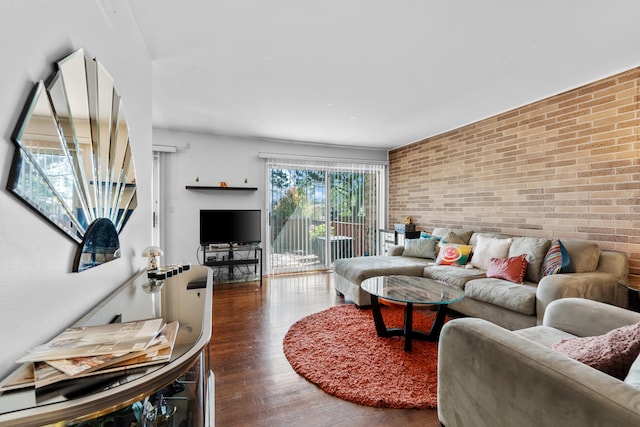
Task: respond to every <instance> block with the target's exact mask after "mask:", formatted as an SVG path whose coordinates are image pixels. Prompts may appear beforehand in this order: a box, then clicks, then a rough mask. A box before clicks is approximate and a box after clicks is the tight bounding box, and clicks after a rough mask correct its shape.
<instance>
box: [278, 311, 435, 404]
mask: <svg viewBox="0 0 640 427" xmlns="http://www.w3.org/2000/svg"><path fill="white" fill-rule="evenodd" d="M381 308H382V315H383V318H384V320H385V324H386V326H387V327H401V326H402V324H403V320H404V309H403V308H400V307H384V306H383V307H381ZM413 317H414V318H413V327H414V329H415V330H423V331H428V330H429V328H431V323H432V320H433V318H434V317H435V312H431V311H415V312H414V315H413ZM412 345H413V350H412V351H411V352H405V351H404V337H392V338H380V337H378V335H377V334H376V329H375V326H374V324H373V318H372V316H371V309H368V310H361V309H358V308H356V307H355V306H354V305H341V306H336V307H332V308H330V309H328V310H324V311H321V312H319V313H315V314H312V315H310V316H307V317H305V318H303V319H301V320H299V321H297V322H296V323H294V324H293V325H292V326H291V328H290V329H289V331H288V332H287V334H286V336H285V338H284V354H285V356H286V357H287V359H288V360H289V363H291V366H292V367H293V369H294V370H295V371H296V372H297V373H298V374H300V375H302V376H303V377H304V378H306V379H307V380H309V381H310V382H312V383H314V384H316V385H318V386H319V387H320V388H321V389H322V390H324V391H325V392H326V393H329V394H331V395H333V396H336V397H339V398H341V399H344V400H348V401H351V402H355V403H359V404H361V405H366V406H376V407H383V408H417V409H427V408H435V407H436V404H437V395H436V387H437V365H438V346H437V343H432V342H427V341H419V340H413V342H412Z"/></svg>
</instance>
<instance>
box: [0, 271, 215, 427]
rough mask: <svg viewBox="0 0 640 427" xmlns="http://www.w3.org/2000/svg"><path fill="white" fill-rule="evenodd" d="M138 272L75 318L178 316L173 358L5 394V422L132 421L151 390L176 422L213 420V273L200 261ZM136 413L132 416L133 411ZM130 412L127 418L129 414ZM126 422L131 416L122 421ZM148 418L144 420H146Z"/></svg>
mask: <svg viewBox="0 0 640 427" xmlns="http://www.w3.org/2000/svg"><path fill="white" fill-rule="evenodd" d="M148 285H149V279H148V278H147V273H146V271H145V270H141V271H140V272H138V273H136V274H135V275H134V276H133V277H132V278H131V279H129V280H128V281H127V282H126V283H124V284H123V285H122V286H120V287H119V288H118V289H116V290H115V291H114V292H113V293H112V294H111V295H109V296H108V297H107V298H106V299H105V300H103V301H102V302H101V303H99V304H98V305H97V306H96V307H95V308H93V309H92V310H91V311H89V312H88V313H87V314H86V315H85V316H84V317H83V318H82V319H80V320H79V321H78V322H77V323H75V324H74V325H73V326H81V325H87V326H89V325H100V324H106V323H110V322H114V321H123V322H126V321H132V320H141V319H148V318H154V317H162V318H163V319H164V320H165V322H172V321H175V320H177V321H178V322H179V329H178V335H177V338H176V344H175V347H174V350H173V353H172V356H171V361H170V362H167V363H164V364H159V365H150V366H146V367H142V368H135V369H130V370H126V371H120V372H115V373H111V374H100V375H95V376H89V377H85V378H77V379H72V380H67V381H64V382H61V383H56V384H52V385H50V386H46V387H42V388H39V389H35V388H34V387H33V386H30V387H27V388H22V389H17V390H11V391H5V392H4V393H2V394H0V426H1V427H4V426H11V427H18V426H35V425H38V426H43V425H53V424H55V426H79V425H83V426H86V425H92V426H93V425H120V424H121V423H124V422H126V423H127V424H126V425H127V426H128V425H129V422H131V421H129V420H130V419H131V417H132V414H133V413H134V412H135V409H134V408H140V407H141V405H143V404H144V402H145V401H146V400H148V398H150V397H152V398H154V399H157V398H160V399H161V400H162V401H164V402H166V403H167V405H169V406H170V407H171V408H173V407H175V408H176V410H175V413H174V416H173V417H172V418H173V419H172V420H171V421H173V422H174V424H175V425H176V426H178V425H187V426H194V427H200V426H205V427H209V426H213V425H214V409H213V402H214V391H213V387H214V379H213V372H212V371H211V370H210V367H209V354H208V347H209V340H210V338H211V321H212V317H211V316H212V313H211V304H212V296H213V276H212V272H211V270H210V269H209V268H207V267H204V266H193V267H191V268H190V269H189V270H185V271H183V272H181V273H179V274H177V275H173V276H172V277H170V278H168V279H167V280H165V281H164V284H162V285H161V286H158V285H160V283H159V282H155V285H156V286H148ZM126 417H129V418H126ZM123 418H124V419H123ZM123 425H124V424H123ZM141 425H142V424H141Z"/></svg>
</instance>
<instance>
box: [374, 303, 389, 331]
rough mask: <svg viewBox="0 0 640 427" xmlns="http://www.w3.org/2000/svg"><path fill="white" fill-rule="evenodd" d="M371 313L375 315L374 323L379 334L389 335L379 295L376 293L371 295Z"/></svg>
mask: <svg viewBox="0 0 640 427" xmlns="http://www.w3.org/2000/svg"><path fill="white" fill-rule="evenodd" d="M371 314H372V315H373V323H374V324H375V325H376V332H377V334H378V336H379V337H386V336H389V335H388V334H387V327H386V326H385V324H384V319H383V318H382V312H381V311H380V304H379V303H378V297H377V296H376V295H371Z"/></svg>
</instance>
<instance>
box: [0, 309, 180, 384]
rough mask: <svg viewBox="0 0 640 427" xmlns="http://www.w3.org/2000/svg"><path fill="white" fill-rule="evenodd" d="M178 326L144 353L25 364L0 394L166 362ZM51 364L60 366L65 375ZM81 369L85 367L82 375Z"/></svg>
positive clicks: (167, 328)
mask: <svg viewBox="0 0 640 427" xmlns="http://www.w3.org/2000/svg"><path fill="white" fill-rule="evenodd" d="M178 328H179V324H178V322H177V321H175V322H171V323H168V324H166V326H165V327H164V328H163V329H162V330H161V332H160V333H159V334H158V336H157V337H156V338H155V339H154V340H153V342H152V343H151V344H150V345H149V347H147V349H146V350H144V351H138V352H131V353H127V354H125V355H122V356H120V357H115V358H109V357H105V358H101V357H99V356H98V357H95V358H92V357H87V358H80V359H89V360H91V359H92V360H91V361H87V360H81V361H75V359H62V360H55V361H46V362H26V363H23V364H22V366H20V368H18V369H17V370H16V371H14V372H13V373H12V374H11V375H9V376H8V377H7V378H5V379H4V380H3V381H2V382H0V392H3V391H9V390H15V389H19V388H25V387H30V386H34V385H35V386H36V387H37V388H39V387H44V386H47V385H50V384H54V383H57V382H60V381H65V380H70V379H74V378H83V377H88V376H94V375H100V374H105V373H112V372H118V371H126V370H130V369H134V368H139V367H144V366H149V365H154V364H159V363H165V362H169V361H170V360H171V355H172V353H173V348H174V346H175V342H176V337H177V335H178ZM98 361H104V363H102V364H101V365H100V366H94V365H95V364H96V363H98ZM54 365H57V366H63V367H64V368H66V369H67V370H68V372H74V374H69V373H65V372H63V371H61V370H59V369H57V368H54ZM84 366H89V367H88V368H85V369H84V370H83V371H82V372H80V370H82V369H83V368H82V367H84Z"/></svg>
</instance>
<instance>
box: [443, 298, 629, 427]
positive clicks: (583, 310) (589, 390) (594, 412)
mask: <svg viewBox="0 0 640 427" xmlns="http://www.w3.org/2000/svg"><path fill="white" fill-rule="evenodd" d="M638 322H640V313H636V312H632V311H630V310H624V309H622V308H619V307H614V306H611V305H609V304H603V303H599V302H595V301H590V300H586V299H583V298H562V299H560V300H556V301H554V302H552V303H551V304H549V306H548V308H547V310H546V312H545V315H544V321H543V324H542V325H540V326H534V327H531V328H526V329H522V330H518V331H509V330H506V329H504V328H502V327H499V326H497V325H494V324H491V323H490V322H487V321H485V320H483V319H475V318H463V319H455V320H452V321H450V322H448V323H447V324H445V326H444V328H443V329H442V332H441V334H440V341H439V345H438V417H439V419H440V421H441V423H442V425H443V426H445V427H467V426H474V427H485V426H486V427H501V426H504V427H511V426H521V427H539V426H563V427H574V426H575V427H583V426H593V427H596V426H602V427H604V426H629V427H630V426H640V357H637V356H634V355H633V354H632V353H633V352H634V347H635V348H637V345H627V346H618V345H615V344H612V345H611V346H609V347H607V346H606V344H603V341H600V342H598V343H597V345H595V344H594V345H585V344H584V343H581V345H580V349H581V350H580V352H581V354H580V355H573V354H572V355H571V357H569V356H567V355H565V354H563V353H562V352H560V351H556V350H554V349H552V348H551V347H552V346H553V345H554V344H556V343H558V342H560V341H561V340H563V339H572V338H574V337H596V338H595V339H596V340H600V338H602V337H606V335H605V334H607V333H609V332H610V331H613V330H615V329H616V328H620V327H625V326H626V325H634V326H632V328H633V329H634V330H635V331H636V334H635V335H634V336H635V339H637V330H638V327H637V323H638ZM624 333H625V334H627V333H628V332H627V330H626V329H625V331H624ZM585 339H587V340H591V342H592V343H593V340H594V339H593V338H585ZM615 342H619V341H615ZM585 348H588V350H586V351H583V350H582V349H585ZM623 354H627V355H628V357H625V356H623ZM635 354H637V350H636V351H635ZM576 356H579V357H576ZM574 357H575V359H574ZM634 357H637V358H636V359H635V362H633V358H634ZM580 359H582V361H583V362H584V363H581V362H579V361H578V360H580ZM629 363H631V366H630V367H628V364H629ZM612 365H616V371H618V370H621V371H622V370H624V371H625V374H623V376H620V377H619V378H616V377H614V376H613V375H612V374H613V369H612V368H611V366H612ZM592 366H597V367H598V368H599V369H595V368H594V367H592ZM607 366H608V368H606V367H607ZM623 366H624V369H623ZM605 368H606V369H605ZM605 372H609V373H605ZM610 374H611V375H610Z"/></svg>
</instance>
